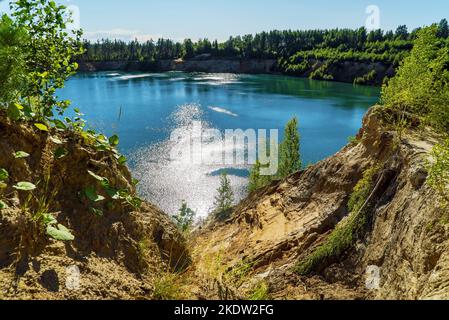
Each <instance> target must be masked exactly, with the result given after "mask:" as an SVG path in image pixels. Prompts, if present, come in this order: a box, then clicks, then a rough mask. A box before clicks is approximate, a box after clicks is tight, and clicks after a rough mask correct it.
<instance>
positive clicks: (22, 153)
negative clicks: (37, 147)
mask: <svg viewBox="0 0 449 320" xmlns="http://www.w3.org/2000/svg"><path fill="white" fill-rule="evenodd" d="M29 156H30V154H29V153H26V152H25V151H17V152H16V153H14V157H15V158H16V159H22V158H28V157H29Z"/></svg>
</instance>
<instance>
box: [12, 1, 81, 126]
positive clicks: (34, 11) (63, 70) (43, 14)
mask: <svg viewBox="0 0 449 320" xmlns="http://www.w3.org/2000/svg"><path fill="white" fill-rule="evenodd" d="M11 11H12V17H13V18H14V19H15V22H16V23H17V25H18V26H19V27H20V28H23V29H24V30H25V31H26V33H27V34H28V41H24V42H23V44H22V50H23V52H24V53H25V66H26V70H25V72H26V74H27V86H26V88H25V89H24V91H23V93H22V104H26V107H28V108H29V109H31V110H32V111H33V113H35V114H36V116H37V117H38V118H40V119H44V118H48V117H53V115H54V114H53V110H55V109H56V110H57V111H58V113H60V114H62V113H63V111H64V110H65V109H66V108H67V107H68V106H69V102H68V101H59V100H58V99H57V97H56V96H55V93H56V90H57V89H60V88H62V87H64V83H65V81H66V80H67V79H68V78H69V77H70V76H71V75H73V74H74V73H75V72H76V70H77V67H78V65H77V64H76V63H75V62H73V61H74V58H75V57H76V56H77V55H79V54H81V53H82V52H83V50H82V45H81V41H80V40H81V35H82V32H81V30H77V31H73V32H72V33H71V35H69V34H68V31H67V25H68V24H69V23H70V22H72V20H71V17H70V16H69V15H68V12H67V10H66V7H65V6H61V5H57V4H56V3H55V2H54V1H48V0H17V1H13V2H11Z"/></svg>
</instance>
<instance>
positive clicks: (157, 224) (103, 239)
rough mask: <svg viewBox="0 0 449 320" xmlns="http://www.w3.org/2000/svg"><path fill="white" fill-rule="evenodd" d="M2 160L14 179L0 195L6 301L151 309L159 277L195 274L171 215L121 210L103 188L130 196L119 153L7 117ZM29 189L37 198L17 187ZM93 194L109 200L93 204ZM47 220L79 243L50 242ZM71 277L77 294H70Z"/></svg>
mask: <svg viewBox="0 0 449 320" xmlns="http://www.w3.org/2000/svg"><path fill="white" fill-rule="evenodd" d="M58 150H59V151H58ZM61 150H63V151H64V152H62V151H61ZM18 151H23V152H25V153H27V154H28V156H25V157H17V156H15V153H16V152H18ZM0 152H1V154H2V155H1V157H0V169H1V168H3V169H6V171H7V172H8V175H9V177H8V179H7V181H6V188H2V189H0V199H1V200H2V201H3V202H4V203H6V204H7V205H8V208H6V209H1V210H0V299H138V298H147V299H148V298H152V294H153V290H154V287H153V284H154V281H155V278H157V277H158V275H159V274H160V273H161V272H166V270H179V269H182V268H183V267H186V266H187V265H188V264H189V255H188V252H187V248H186V245H185V240H184V239H183V236H182V235H181V234H180V233H179V232H178V230H177V228H176V227H175V226H174V224H173V223H172V222H171V220H170V219H169V217H168V216H167V215H166V214H164V213H163V212H162V211H160V210H159V209H158V208H156V207H155V206H153V205H151V204H148V203H143V204H142V205H141V206H137V205H131V204H130V203H128V202H127V201H124V200H117V199H116V197H113V196H112V195H111V194H108V192H106V191H105V190H110V191H111V189H106V188H105V189H103V188H102V187H101V186H100V185H101V184H103V183H100V182H99V181H98V178H99V177H102V178H103V179H105V180H103V182H104V181H107V182H108V187H110V188H115V189H117V190H127V191H126V194H127V195H129V196H130V197H131V196H133V195H134V192H135V190H134V185H133V183H132V179H131V174H130V173H129V171H128V169H127V168H126V166H123V165H120V164H119V163H118V162H117V159H116V157H115V155H114V153H113V152H111V151H107V150H99V149H98V148H97V147H96V146H95V144H94V143H92V142H89V139H88V138H86V137H83V136H81V135H80V134H77V133H75V132H73V131H62V132H60V131H58V130H56V129H54V128H53V129H50V130H49V132H45V131H40V130H38V129H37V128H36V127H34V126H32V124H26V123H17V122H14V123H13V122H11V121H10V120H8V119H7V118H6V117H5V115H4V114H0ZM89 171H90V172H91V173H94V175H97V177H95V176H94V175H92V174H90V173H89ZM23 181H25V182H31V183H33V184H34V185H35V186H36V189H35V190H32V191H20V190H17V189H16V188H14V187H13V186H14V185H16V184H17V183H18V182H23ZM94 186H95V187H96V191H94V192H96V193H98V196H99V197H100V196H101V197H104V200H102V198H98V199H93V200H92V199H89V197H88V196H87V191H86V190H89V188H91V187H94ZM91 193H92V192H91ZM94 196H95V195H94ZM90 197H92V195H90ZM97 200H98V201H97ZM48 214H50V215H51V216H52V217H53V218H54V219H56V220H57V223H58V224H61V225H63V226H65V227H66V228H68V229H69V230H70V232H71V233H72V234H73V236H74V240H73V241H67V242H63V241H56V240H52V239H51V238H50V236H49V235H48V234H46V226H45V223H46V222H45V220H48V218H45V217H46V216H47V215H48ZM73 273H74V274H73ZM71 277H77V278H76V279H75V280H76V281H78V284H79V285H80V286H79V288H74V287H71V286H70V285H69V284H70V279H71Z"/></svg>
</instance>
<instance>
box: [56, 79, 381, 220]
mask: <svg viewBox="0 0 449 320" xmlns="http://www.w3.org/2000/svg"><path fill="white" fill-rule="evenodd" d="M379 92H380V89H379V88H376V87H364V86H353V85H350V84H343V83H336V82H322V81H314V80H308V79H300V78H292V77H285V76H272V75H257V76H256V75H234V74H205V73H180V72H169V73H157V74H155V73H122V72H101V73H81V74H78V75H76V76H74V77H72V78H71V79H70V81H68V83H67V84H66V88H64V89H63V90H62V91H61V92H60V93H59V96H60V98H63V99H69V100H71V101H72V102H73V106H74V107H77V108H79V109H81V111H82V112H83V113H84V114H85V119H86V120H87V121H88V125H89V127H92V128H94V129H96V130H99V131H102V132H104V133H105V134H107V135H112V134H118V135H119V136H120V151H121V152H122V153H124V154H125V155H126V156H127V157H128V159H129V162H128V164H129V166H130V168H131V171H132V172H133V175H134V177H135V178H137V179H139V180H140V184H139V193H140V195H141V196H142V197H143V198H145V199H146V200H149V201H151V202H153V203H155V204H157V205H158V206H159V207H160V208H161V209H163V210H164V211H166V212H167V213H169V214H174V213H175V212H177V210H178V209H179V207H180V206H181V202H182V201H183V200H186V201H187V202H188V204H189V206H190V207H191V208H192V209H194V210H195V211H197V213H198V215H200V216H205V215H206V214H207V213H208V212H209V211H210V209H211V208H212V207H213V202H214V197H215V190H216V188H217V187H218V185H219V173H220V172H221V171H223V170H224V169H226V171H227V172H228V173H229V175H230V178H231V181H232V184H233V188H234V191H235V194H236V198H237V199H236V200H239V199H241V198H242V197H243V196H244V195H245V192H246V191H245V190H246V184H247V174H248V171H247V169H248V168H247V167H245V166H243V167H225V166H217V165H214V166H211V165H204V164H195V163H187V162H186V163H180V162H178V161H172V160H171V158H170V153H171V151H172V149H173V148H174V144H176V143H174V142H172V141H170V135H171V133H172V132H173V131H174V130H175V129H181V130H188V129H187V128H189V126H190V124H191V123H192V122H193V121H201V122H202V123H203V125H204V126H206V127H208V128H215V129H218V130H220V131H222V132H224V131H225V130H226V129H242V130H247V129H255V130H258V129H279V130H280V139H282V133H283V128H284V126H285V124H286V123H287V122H288V120H290V119H291V118H292V117H293V116H297V117H298V119H299V123H300V133H301V152H302V157H303V162H304V164H305V165H306V164H308V163H314V162H317V161H319V160H322V159H324V158H326V157H328V156H330V155H332V154H334V153H335V152H337V151H338V150H339V149H341V148H342V147H343V146H344V145H346V144H347V141H348V137H350V136H354V135H355V134H356V133H357V132H358V130H359V128H360V127H361V122H362V118H363V115H364V114H365V113H366V111H367V109H368V108H369V107H370V106H372V105H373V104H375V103H376V102H377V101H378V98H379Z"/></svg>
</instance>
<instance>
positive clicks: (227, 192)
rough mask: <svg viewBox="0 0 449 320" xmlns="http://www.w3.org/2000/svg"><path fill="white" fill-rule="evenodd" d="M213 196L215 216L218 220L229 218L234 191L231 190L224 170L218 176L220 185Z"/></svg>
mask: <svg viewBox="0 0 449 320" xmlns="http://www.w3.org/2000/svg"><path fill="white" fill-rule="evenodd" d="M217 193H218V194H217V196H216V197H215V216H216V217H217V218H218V219H220V220H225V219H227V218H229V215H230V211H231V208H232V204H233V202H234V192H233V191H232V186H231V181H230V180H229V178H228V175H227V173H226V172H224V173H223V174H222V175H221V177H220V187H219V188H218V190H217Z"/></svg>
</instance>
